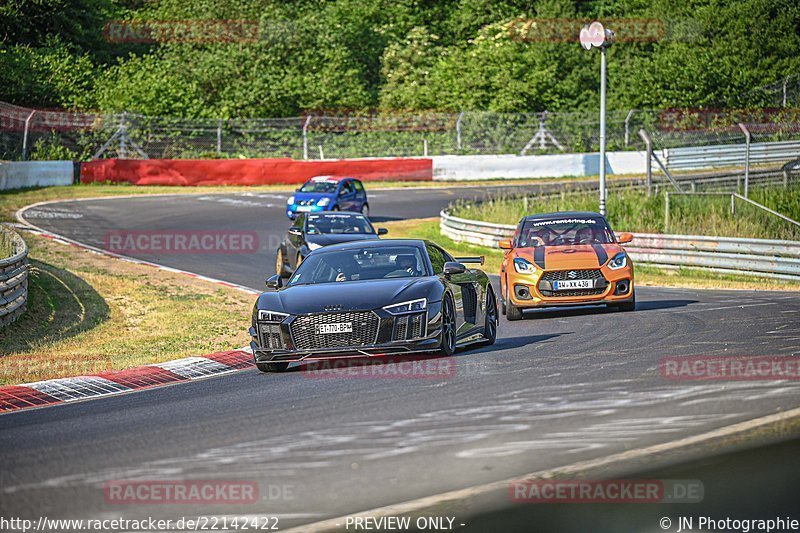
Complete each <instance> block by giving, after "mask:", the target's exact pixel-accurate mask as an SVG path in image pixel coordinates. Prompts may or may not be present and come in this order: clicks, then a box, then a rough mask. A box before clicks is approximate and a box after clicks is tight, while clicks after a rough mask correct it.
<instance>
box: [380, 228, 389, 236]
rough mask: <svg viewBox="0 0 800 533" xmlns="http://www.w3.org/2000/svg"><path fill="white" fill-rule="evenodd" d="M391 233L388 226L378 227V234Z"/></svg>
mask: <svg viewBox="0 0 800 533" xmlns="http://www.w3.org/2000/svg"><path fill="white" fill-rule="evenodd" d="M387 233H389V230H388V229H386V228H378V235H386V234H387Z"/></svg>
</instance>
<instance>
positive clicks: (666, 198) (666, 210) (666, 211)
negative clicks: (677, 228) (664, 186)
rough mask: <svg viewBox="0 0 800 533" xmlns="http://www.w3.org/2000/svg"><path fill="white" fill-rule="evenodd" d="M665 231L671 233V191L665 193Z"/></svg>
mask: <svg viewBox="0 0 800 533" xmlns="http://www.w3.org/2000/svg"><path fill="white" fill-rule="evenodd" d="M664 233H669V191H667V192H666V193H664Z"/></svg>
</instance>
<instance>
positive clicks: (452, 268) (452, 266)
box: [444, 261, 467, 276]
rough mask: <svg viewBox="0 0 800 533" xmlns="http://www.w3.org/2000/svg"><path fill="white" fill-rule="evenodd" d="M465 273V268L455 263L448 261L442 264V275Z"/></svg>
mask: <svg viewBox="0 0 800 533" xmlns="http://www.w3.org/2000/svg"><path fill="white" fill-rule="evenodd" d="M466 271H467V267H465V266H464V265H462V264H461V263H457V262H456V261H448V262H447V263H445V264H444V275H445V276H453V275H455V274H463V273H464V272H466Z"/></svg>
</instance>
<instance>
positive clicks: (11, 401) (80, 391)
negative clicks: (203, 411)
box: [0, 348, 254, 413]
mask: <svg viewBox="0 0 800 533" xmlns="http://www.w3.org/2000/svg"><path fill="white" fill-rule="evenodd" d="M253 365H254V363H253V355H252V353H251V352H250V350H249V349H245V348H242V349H240V350H231V351H227V352H218V353H213V354H210V355H206V356H203V357H186V358H183V359H176V360H174V361H167V362H165V363H156V364H152V365H145V366H140V367H137V368H129V369H127V370H119V371H111V372H103V373H100V374H94V375H91V376H77V377H69V378H58V379H48V380H45V381H36V382H34V383H25V384H23V385H11V386H6V387H0V413H5V412H9V411H18V410H20V409H30V408H33V407H44V406H47V405H53V404H59V403H69V402H74V401H79V400H86V399H89V398H98V397H101V396H109V395H112V394H122V393H126V392H133V391H135V390H140V389H149V388H153V387H161V386H164V385H170V384H172V383H180V382H185V381H192V380H198V379H204V378H208V377H211V376H217V375H220V374H227V373H229V372H235V371H237V370H243V369H246V368H250V367H252V366H253Z"/></svg>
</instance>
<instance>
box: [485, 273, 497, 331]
mask: <svg viewBox="0 0 800 533" xmlns="http://www.w3.org/2000/svg"><path fill="white" fill-rule="evenodd" d="M483 338H484V339H486V344H487V345H492V344H494V341H496V340H497V301H496V300H495V297H494V291H493V290H492V287H491V286H490V287H487V289H486V323H485V324H484V325H483Z"/></svg>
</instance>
